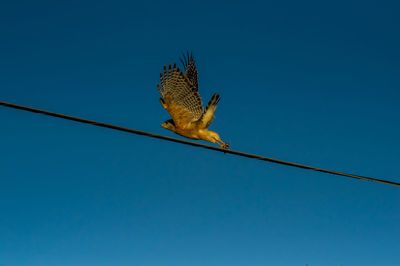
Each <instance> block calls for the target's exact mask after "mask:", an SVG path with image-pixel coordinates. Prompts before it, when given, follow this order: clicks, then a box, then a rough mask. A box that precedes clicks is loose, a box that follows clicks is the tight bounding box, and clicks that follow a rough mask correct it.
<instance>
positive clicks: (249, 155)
mask: <svg viewBox="0 0 400 266" xmlns="http://www.w3.org/2000/svg"><path fill="white" fill-rule="evenodd" d="M0 105H3V106H6V107H10V108H14V109H19V110H24V111H28V112H33V113H38V114H44V115H49V116H54V117H58V118H62V119H68V120H72V121H76V122H80V123H85V124H90V125H94V126H99V127H105V128H110V129H115V130H119V131H124V132H128V133H132V134H137V135H142V136H148V137H152V138H157V139H163V140H168V141H173V142H178V143H182V144H187V145H191V146H195V147H202V148H205V149H209V150H214V151H219V152H223V153H229V154H234V155H238V156H242V157H247V158H251V159H258V160H262V161H267V162H271V163H277V164H283V165H287V166H292V167H297V168H302V169H307V170H313V171H318V172H322V173H327V174H332V175H339V176H346V177H351V178H356V179H362V180H368V181H373V182H379V183H384V184H388V185H393V186H400V183H397V182H393V181H388V180H383V179H377V178H372V177H366V176H359V175H353V174H346V173H341V172H336V171H331V170H326V169H320V168H316V167H312V166H307V165H302V164H297V163H291V162H286V161H282V160H278V159H273V158H268V157H264V156H259V155H255V154H250V153H245V152H240V151H234V150H226V149H222V148H219V147H215V146H210V145H205V144H202V143H197V142H192V141H187V140H182V139H177V138H172V137H167V136H163V135H158V134H154V133H149V132H145V131H140V130H136V129H130V128H125V127H120V126H115V125H110V124H106V123H102V122H97V121H92V120H88V119H84V118H79V117H74V116H69V115H63V114H58V113H53V112H49V111H45V110H39V109H35V108H31V107H27V106H22V105H17V104H13V103H6V102H2V101H0Z"/></svg>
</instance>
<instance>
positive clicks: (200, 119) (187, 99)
mask: <svg viewBox="0 0 400 266" xmlns="http://www.w3.org/2000/svg"><path fill="white" fill-rule="evenodd" d="M182 63H183V67H184V68H185V73H183V72H182V71H180V70H179V68H177V67H176V64H174V65H173V66H171V65H169V66H168V68H167V67H166V66H164V73H160V81H161V87H160V85H159V84H157V88H158V90H159V92H160V94H161V98H160V102H161V105H162V106H163V107H164V108H165V109H166V110H167V111H168V113H169V114H170V115H171V118H172V119H170V120H167V121H165V122H164V123H163V124H162V125H161V126H162V127H164V128H166V129H169V130H171V131H173V132H175V133H177V134H179V135H181V136H184V137H187V138H191V139H202V140H206V141H210V142H213V143H218V144H219V145H220V146H221V147H222V148H225V149H227V148H228V147H229V144H227V143H224V142H223V141H222V140H221V139H220V137H219V135H218V134H217V133H216V132H213V131H211V130H208V127H209V126H210V124H211V122H212V121H213V119H214V112H215V110H216V108H217V104H218V102H219V100H220V97H219V95H218V94H217V93H215V94H214V95H213V97H212V98H211V100H210V101H209V103H208V104H207V106H206V109H205V110H204V109H203V103H202V101H201V98H200V94H199V92H198V90H199V87H198V71H197V67H196V64H195V61H194V58H193V56H192V54H189V53H188V54H187V56H184V57H183V60H182Z"/></svg>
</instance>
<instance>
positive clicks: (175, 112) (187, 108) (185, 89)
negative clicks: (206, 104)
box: [157, 64, 203, 129]
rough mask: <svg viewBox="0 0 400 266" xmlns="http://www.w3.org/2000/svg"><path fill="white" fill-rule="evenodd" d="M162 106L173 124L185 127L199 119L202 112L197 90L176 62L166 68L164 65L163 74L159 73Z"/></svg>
mask: <svg viewBox="0 0 400 266" xmlns="http://www.w3.org/2000/svg"><path fill="white" fill-rule="evenodd" d="M160 81H161V88H160V86H159V85H157V86H158V88H159V91H160V94H161V96H162V99H163V102H164V105H163V107H164V108H165V109H166V110H167V111H168V113H169V114H170V115H171V117H172V119H173V120H174V122H175V125H176V126H177V127H179V128H182V129H185V128H188V127H190V126H191V123H193V122H195V121H197V120H199V119H200V118H201V117H202V114H203V107H202V106H203V104H202V102H201V98H200V95H199V93H198V91H197V90H196V89H195V88H194V85H193V83H192V82H191V81H190V80H189V78H188V77H187V76H186V75H185V74H184V73H182V72H181V71H180V70H179V68H176V64H174V66H173V67H172V66H171V65H169V67H168V69H167V67H166V66H164V75H163V74H162V73H160Z"/></svg>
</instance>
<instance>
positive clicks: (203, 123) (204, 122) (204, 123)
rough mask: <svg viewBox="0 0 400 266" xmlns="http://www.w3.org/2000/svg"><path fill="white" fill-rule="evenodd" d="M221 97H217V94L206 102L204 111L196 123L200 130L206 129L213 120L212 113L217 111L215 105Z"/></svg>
mask: <svg viewBox="0 0 400 266" xmlns="http://www.w3.org/2000/svg"><path fill="white" fill-rule="evenodd" d="M220 99H221V97H220V96H219V94H218V93H214V95H213V97H212V98H211V100H210V101H209V102H208V104H207V106H206V109H205V110H204V113H203V115H202V116H201V118H200V119H199V121H198V122H197V123H198V124H199V126H200V128H208V127H209V126H210V124H211V122H212V121H213V120H214V118H215V116H214V112H215V110H216V109H217V104H218V102H219V100H220Z"/></svg>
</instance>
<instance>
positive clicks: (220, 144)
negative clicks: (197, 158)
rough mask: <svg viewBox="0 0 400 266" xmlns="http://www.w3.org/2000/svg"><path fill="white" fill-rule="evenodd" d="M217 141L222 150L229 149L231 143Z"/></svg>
mask: <svg viewBox="0 0 400 266" xmlns="http://www.w3.org/2000/svg"><path fill="white" fill-rule="evenodd" d="M215 140H216V141H217V144H218V145H219V146H221V148H222V149H226V150H227V149H229V143H225V142H223V141H222V140H220V139H215Z"/></svg>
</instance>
